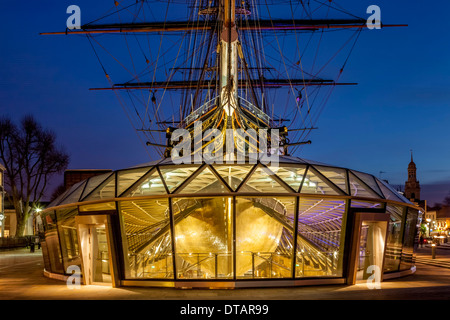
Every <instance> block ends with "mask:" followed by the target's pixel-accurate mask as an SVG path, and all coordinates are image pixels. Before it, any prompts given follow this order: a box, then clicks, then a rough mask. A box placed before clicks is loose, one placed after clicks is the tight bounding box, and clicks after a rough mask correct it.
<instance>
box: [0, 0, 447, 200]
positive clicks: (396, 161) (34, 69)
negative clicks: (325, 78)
mask: <svg viewBox="0 0 450 320" xmlns="http://www.w3.org/2000/svg"><path fill="white" fill-rule="evenodd" d="M95 3H96V4H95V6H98V5H100V4H103V3H107V4H108V6H110V5H111V3H113V1H112V0H111V1H104V0H102V1H96V2H95ZM339 3H340V4H341V5H342V6H343V7H345V8H346V9H349V10H350V9H351V8H355V10H353V9H352V10H351V11H354V12H355V13H356V14H357V15H359V16H364V15H365V9H366V8H367V7H368V6H369V5H371V4H376V5H378V6H379V7H380V8H381V13H382V16H381V17H382V21H383V22H384V23H393V24H396V23H398V24H408V25H409V26H408V27H406V28H386V29H382V30H380V31H378V30H374V31H365V32H363V33H362V34H361V37H360V39H359V40H358V43H357V46H356V47H355V49H354V51H353V53H352V56H351V59H350V61H349V63H348V65H347V67H346V71H345V73H344V75H343V77H342V78H341V79H340V80H341V81H343V82H357V83H358V85H357V86H351V87H346V86H344V87H337V88H336V89H335V90H334V92H333V94H332V96H331V98H330V100H329V102H328V104H327V106H326V108H325V110H324V111H323V112H322V114H321V116H320V118H319V121H318V123H317V126H318V127H319V130H315V131H313V132H312V134H311V135H310V136H309V138H310V139H311V140H312V144H311V145H309V146H306V147H304V148H303V149H302V150H301V153H299V154H295V155H296V156H299V157H303V158H306V159H311V160H316V161H320V162H324V163H329V164H332V165H338V166H343V167H347V168H351V169H355V170H360V171H364V172H368V173H371V174H374V175H376V176H377V177H381V178H383V179H387V180H388V181H389V182H390V183H391V184H392V185H394V186H395V185H404V182H405V180H406V178H407V166H408V163H409V161H410V149H412V150H413V152H414V161H415V163H416V165H417V168H418V179H419V181H420V183H421V186H422V199H426V200H428V202H429V203H431V204H432V203H434V202H436V201H441V200H442V199H443V198H444V197H445V196H446V195H447V194H448V193H449V192H450V128H449V127H450V88H449V84H450V36H449V35H448V30H449V29H450V19H448V16H449V15H450V2H449V1H446V0H438V1H434V2H433V6H428V5H426V4H424V3H423V2H422V1H403V0H402V1H398V0H390V1H388V0H373V1H372V0H371V1H367V0H358V1H356V0H349V1H340V2H339ZM72 4H76V5H79V6H80V7H81V10H82V19H83V16H85V15H89V13H90V10H91V9H92V6H94V4H93V3H92V1H87V0H76V1H75V0H74V1H72V0H71V1H66V0H63V1H61V0H60V1H56V0H54V1H50V0H42V1H33V2H31V1H30V2H27V3H23V2H20V1H8V2H6V3H4V4H3V10H1V11H0V21H2V25H3V28H2V31H1V32H0V43H1V47H0V115H8V116H10V117H11V118H12V119H13V120H15V121H18V120H19V119H20V118H21V117H22V116H23V115H25V114H33V115H34V116H35V117H36V118H37V119H38V121H39V122H40V123H42V124H43V126H44V127H47V128H51V129H52V130H54V131H55V132H56V134H57V137H58V142H59V143H60V144H61V145H62V146H64V148H65V149H66V150H67V151H68V153H69V154H70V156H71V163H70V166H69V168H71V169H83V168H91V169H92V168H98V169H105V168H107V169H121V168H126V167H129V166H134V165H137V164H139V163H144V162H147V161H150V160H155V159H152V158H151V153H149V152H148V150H147V149H146V147H145V146H143V144H142V143H141V141H140V140H139V139H138V137H137V135H136V132H135V131H134V129H133V128H132V127H131V126H130V124H129V122H128V120H127V119H126V116H125V114H124V112H123V110H122V108H121V106H120V104H119V103H118V101H117V99H116V97H115V96H114V93H112V92H110V91H105V92H96V91H89V90H88V89H89V88H91V87H100V86H106V85H107V83H106V81H105V79H104V76H103V73H102V71H101V69H100V67H99V65H98V62H97V60H96V58H95V56H94V55H93V52H92V50H91V49H90V46H89V43H88V41H87V40H86V39H85V38H84V37H81V36H71V37H66V36H40V35H39V33H40V32H46V31H62V30H64V29H65V23H66V19H67V17H68V14H66V8H67V7H68V6H69V5H72ZM365 16H368V15H367V14H366V15H365ZM380 172H382V173H380ZM60 181H62V177H60Z"/></svg>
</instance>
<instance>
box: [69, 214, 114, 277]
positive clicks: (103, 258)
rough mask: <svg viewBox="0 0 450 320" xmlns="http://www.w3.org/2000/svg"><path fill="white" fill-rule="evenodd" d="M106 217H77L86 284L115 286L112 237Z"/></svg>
mask: <svg viewBox="0 0 450 320" xmlns="http://www.w3.org/2000/svg"><path fill="white" fill-rule="evenodd" d="M106 220H107V219H106V218H105V217H104V216H77V217H76V221H77V224H78V234H79V238H78V239H79V243H80V248H81V256H82V261H83V263H82V269H83V270H82V272H83V279H84V284H86V285H90V284H106V285H113V284H114V281H113V278H114V275H113V273H112V268H113V266H112V263H111V256H112V254H111V252H110V250H111V246H110V241H111V239H110V235H109V230H108V223H107V221H106Z"/></svg>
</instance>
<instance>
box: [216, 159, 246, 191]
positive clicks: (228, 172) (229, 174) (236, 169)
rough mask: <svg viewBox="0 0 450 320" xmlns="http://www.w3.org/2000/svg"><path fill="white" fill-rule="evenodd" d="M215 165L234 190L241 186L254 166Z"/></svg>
mask: <svg viewBox="0 0 450 320" xmlns="http://www.w3.org/2000/svg"><path fill="white" fill-rule="evenodd" d="M213 167H214V169H215V170H216V171H217V173H218V174H220V176H221V177H222V178H223V180H225V182H226V183H227V184H228V186H229V187H230V188H231V189H233V190H236V189H237V188H238V187H239V185H240V184H241V182H242V181H243V180H244V179H245V177H246V176H247V175H248V173H249V172H250V170H251V169H252V168H253V166H245V165H232V166H227V165H214V166H213Z"/></svg>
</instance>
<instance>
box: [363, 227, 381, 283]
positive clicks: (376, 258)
mask: <svg viewBox="0 0 450 320" xmlns="http://www.w3.org/2000/svg"><path fill="white" fill-rule="evenodd" d="M386 225H387V223H386V221H363V222H362V225H361V235H360V240H359V256H358V267H357V272H356V280H367V279H368V278H369V277H370V276H372V274H373V271H374V270H370V269H369V267H371V266H377V267H378V268H379V270H381V268H382V266H383V256H384V241H385V237H386Z"/></svg>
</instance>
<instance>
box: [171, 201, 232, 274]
mask: <svg viewBox="0 0 450 320" xmlns="http://www.w3.org/2000/svg"><path fill="white" fill-rule="evenodd" d="M232 200H233V199H232V198H229V197H224V198H183V199H174V201H173V212H174V224H175V227H174V229H175V235H174V237H175V246H176V254H177V255H176V268H177V278H179V279H229V278H233V227H232V217H233V205H232Z"/></svg>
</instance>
